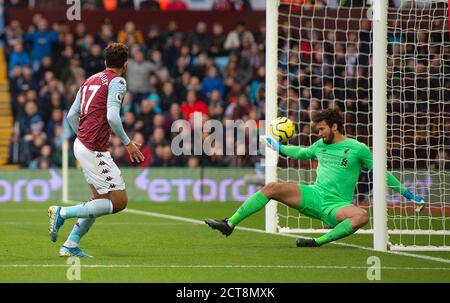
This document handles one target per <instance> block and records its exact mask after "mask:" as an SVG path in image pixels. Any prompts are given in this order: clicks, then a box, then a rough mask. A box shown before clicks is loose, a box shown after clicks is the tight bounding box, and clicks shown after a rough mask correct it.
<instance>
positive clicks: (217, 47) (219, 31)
mask: <svg viewBox="0 0 450 303" xmlns="http://www.w3.org/2000/svg"><path fill="white" fill-rule="evenodd" d="M225 39H226V36H225V34H224V30H223V25H222V24H220V23H214V24H213V27H212V37H211V47H210V49H209V53H208V55H209V56H211V57H223V56H226V55H227V52H226V51H225V48H224V44H225Z"/></svg>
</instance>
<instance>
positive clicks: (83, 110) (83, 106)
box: [80, 85, 100, 114]
mask: <svg viewBox="0 0 450 303" xmlns="http://www.w3.org/2000/svg"><path fill="white" fill-rule="evenodd" d="M99 88H100V85H89V86H83V88H82V90H81V106H80V107H81V113H82V114H87V112H88V109H89V105H90V104H91V102H92V99H93V98H94V96H95V94H96V93H97V91H98V89H99ZM87 90H90V91H91V92H92V93H91V94H90V95H89V99H88V100H87V102H86V91H87Z"/></svg>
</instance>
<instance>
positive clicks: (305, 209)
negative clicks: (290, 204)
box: [298, 184, 352, 227]
mask: <svg viewBox="0 0 450 303" xmlns="http://www.w3.org/2000/svg"><path fill="white" fill-rule="evenodd" d="M298 187H299V188H300V192H301V201H300V203H299V207H298V211H299V212H300V213H302V214H304V215H305V216H308V217H310V218H314V219H319V220H321V221H323V222H324V223H325V224H326V225H328V226H330V227H335V226H336V225H337V224H338V223H339V221H338V220H337V219H336V213H337V212H338V211H339V209H341V208H343V207H346V206H350V205H352V202H351V201H343V200H342V199H340V198H339V197H336V196H334V195H331V194H329V193H326V192H325V191H324V190H322V189H321V188H318V187H317V186H315V185H305V184H298Z"/></svg>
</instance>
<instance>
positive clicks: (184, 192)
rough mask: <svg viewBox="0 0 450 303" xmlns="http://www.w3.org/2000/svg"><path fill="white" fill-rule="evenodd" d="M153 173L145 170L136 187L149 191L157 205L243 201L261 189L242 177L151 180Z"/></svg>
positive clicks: (150, 197)
mask: <svg viewBox="0 0 450 303" xmlns="http://www.w3.org/2000/svg"><path fill="white" fill-rule="evenodd" d="M149 171H150V170H148V169H145V170H144V171H143V172H142V173H141V174H140V175H139V176H138V177H137V178H136V179H135V185H136V187H137V188H139V189H141V190H146V191H147V195H148V198H149V199H150V200H151V201H154V202H167V201H179V202H185V201H204V202H210V201H220V202H225V201H240V202H242V201H244V200H246V199H247V198H248V197H250V195H252V193H254V192H255V191H256V190H257V186H256V185H254V184H247V182H246V181H245V180H244V179H242V178H224V179H214V178H203V179H197V180H196V179H193V178H176V179H167V178H148V173H149Z"/></svg>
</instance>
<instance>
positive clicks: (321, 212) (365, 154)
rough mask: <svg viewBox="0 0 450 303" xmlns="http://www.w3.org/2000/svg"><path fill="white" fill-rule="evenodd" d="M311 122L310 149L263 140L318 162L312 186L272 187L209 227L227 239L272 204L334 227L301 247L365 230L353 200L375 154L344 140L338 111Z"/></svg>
mask: <svg viewBox="0 0 450 303" xmlns="http://www.w3.org/2000/svg"><path fill="white" fill-rule="evenodd" d="M313 122H314V124H315V128H316V131H317V132H318V135H319V137H320V139H319V140H317V141H316V142H315V143H314V144H312V145H311V146H309V147H299V146H288V145H283V144H280V143H279V142H277V141H276V140H274V139H273V138H271V137H262V138H263V139H264V141H265V143H266V144H267V145H268V146H269V147H271V148H272V149H274V150H275V151H277V152H279V153H281V154H283V155H285V156H287V157H290V158H293V159H298V160H309V159H317V161H318V167H317V178H316V181H315V183H314V184H312V185H305V184H301V183H298V184H297V183H292V182H290V183H278V182H271V183H268V184H266V185H265V186H263V187H262V188H261V189H260V190H259V191H257V192H256V193H255V194H253V195H252V196H250V198H248V199H247V200H246V201H245V202H244V203H243V204H242V205H241V207H240V208H239V209H238V210H237V211H236V212H235V213H234V214H233V215H232V216H231V217H230V218H229V219H224V220H213V219H206V220H205V223H206V224H208V225H209V226H210V227H211V228H213V229H217V230H219V231H220V232H221V233H222V234H224V235H226V236H229V235H230V234H231V233H232V232H233V230H234V228H235V227H236V226H237V225H238V224H239V223H241V222H242V221H243V220H244V219H245V218H247V217H248V216H250V215H252V214H254V213H256V212H258V211H260V210H261V209H263V208H264V207H265V206H266V204H267V202H269V201H270V200H271V199H273V200H276V201H279V202H281V203H283V204H285V205H287V206H289V207H291V208H294V209H297V210H298V211H299V212H300V213H302V214H304V215H306V216H308V217H310V218H314V219H319V220H321V221H322V222H324V223H325V224H326V225H328V226H329V227H331V228H332V230H331V231H329V232H328V233H326V234H325V235H323V236H320V237H318V238H299V239H297V247H319V246H322V245H324V244H326V243H329V242H332V241H336V240H339V239H342V238H344V237H347V236H349V235H351V234H353V233H354V232H356V231H357V230H358V229H360V228H361V227H363V226H364V225H366V224H367V222H368V221H369V215H368V214H367V212H366V210H364V209H363V208H360V207H357V206H354V205H353V204H352V200H353V196H354V192H355V187H356V185H357V182H358V179H359V175H360V173H361V170H362V169H363V168H366V169H368V170H371V169H372V152H371V151H370V149H369V148H368V147H367V145H365V144H364V143H361V142H358V141H357V140H354V139H351V138H348V137H346V136H345V135H344V119H343V117H342V115H341V113H340V111H339V110H336V109H326V110H323V111H321V112H318V113H317V114H316V115H315V116H314V117H313ZM386 180H387V185H388V186H389V187H390V188H391V189H392V190H394V191H396V192H399V193H401V194H402V195H403V196H404V197H405V198H406V199H408V200H410V201H413V202H415V203H416V204H417V205H416V206H417V207H416V211H421V210H422V209H423V208H424V206H425V202H424V199H423V197H421V196H419V195H415V194H414V193H412V192H411V191H410V190H408V189H407V188H405V186H404V185H403V184H402V183H400V181H399V180H398V179H397V178H396V177H395V176H394V175H393V174H392V173H391V172H389V171H388V172H387V173H386Z"/></svg>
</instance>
